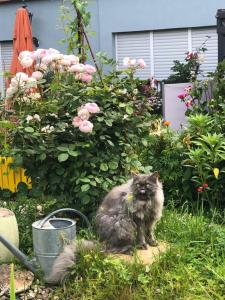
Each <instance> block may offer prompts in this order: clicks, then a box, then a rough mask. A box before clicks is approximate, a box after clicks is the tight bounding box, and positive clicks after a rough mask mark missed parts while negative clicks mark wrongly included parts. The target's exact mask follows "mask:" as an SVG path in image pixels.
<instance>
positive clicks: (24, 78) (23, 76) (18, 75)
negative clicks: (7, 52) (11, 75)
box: [15, 72, 29, 81]
mask: <svg viewBox="0 0 225 300" xmlns="http://www.w3.org/2000/svg"><path fill="white" fill-rule="evenodd" d="M15 78H16V79H17V80H19V81H27V80H28V78H29V77H28V75H27V74H26V73H23V72H18V73H16V76H15Z"/></svg>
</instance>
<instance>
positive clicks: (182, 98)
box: [177, 93, 188, 100]
mask: <svg viewBox="0 0 225 300" xmlns="http://www.w3.org/2000/svg"><path fill="white" fill-rule="evenodd" d="M187 96H188V94H187V93H181V94H179V95H178V96H177V97H178V98H179V99H181V100H184V98H185V97H187Z"/></svg>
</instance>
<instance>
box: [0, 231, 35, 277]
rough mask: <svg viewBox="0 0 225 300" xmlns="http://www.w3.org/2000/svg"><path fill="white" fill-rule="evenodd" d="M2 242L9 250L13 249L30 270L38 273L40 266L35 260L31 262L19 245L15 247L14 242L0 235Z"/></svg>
mask: <svg viewBox="0 0 225 300" xmlns="http://www.w3.org/2000/svg"><path fill="white" fill-rule="evenodd" d="M0 242H1V243H2V244H3V245H4V246H5V247H6V248H8V250H9V251H11V252H12V253H13V254H14V255H15V256H16V258H18V259H19V260H20V261H21V263H22V264H23V265H24V266H25V267H26V268H27V269H28V270H30V271H31V272H32V273H34V274H35V273H37V271H38V268H37V266H36V265H35V263H34V262H31V261H30V260H29V259H28V257H27V256H26V255H25V254H24V253H23V252H21V251H20V250H19V249H18V248H17V247H15V246H14V245H13V244H11V243H10V242H9V241H7V240H6V239H5V238H4V237H3V236H2V235H0Z"/></svg>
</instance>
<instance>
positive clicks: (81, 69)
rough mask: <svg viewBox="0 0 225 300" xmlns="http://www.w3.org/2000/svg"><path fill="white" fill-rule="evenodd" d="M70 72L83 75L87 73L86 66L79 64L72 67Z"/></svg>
mask: <svg viewBox="0 0 225 300" xmlns="http://www.w3.org/2000/svg"><path fill="white" fill-rule="evenodd" d="M69 71H70V72H78V73H82V72H84V71H85V66H84V65H83V64H77V65H72V66H71V67H70V68H69Z"/></svg>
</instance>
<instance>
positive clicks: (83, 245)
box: [45, 240, 98, 284]
mask: <svg viewBox="0 0 225 300" xmlns="http://www.w3.org/2000/svg"><path fill="white" fill-rule="evenodd" d="M97 248H98V243H97V242H94V241H88V240H79V241H75V242H73V243H72V244H70V245H67V246H65V247H64V248H63V251H62V252H61V253H60V254H59V256H58V257H57V258H56V260H55V262H54V264H53V267H52V270H51V273H50V275H49V276H48V277H46V278H45V280H46V281H47V282H48V283H51V284H57V283H62V282H63V281H64V280H65V278H66V276H67V275H68V274H69V268H70V267H72V266H73V265H74V264H75V263H76V259H77V254H79V253H81V252H86V251H91V250H94V249H97Z"/></svg>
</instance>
